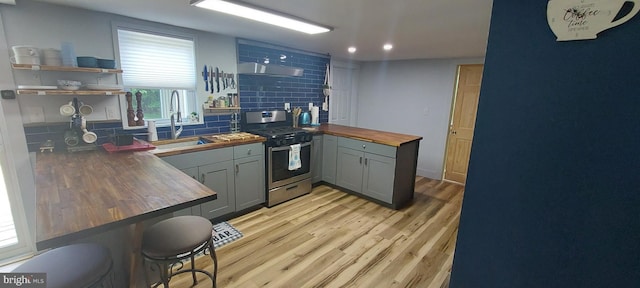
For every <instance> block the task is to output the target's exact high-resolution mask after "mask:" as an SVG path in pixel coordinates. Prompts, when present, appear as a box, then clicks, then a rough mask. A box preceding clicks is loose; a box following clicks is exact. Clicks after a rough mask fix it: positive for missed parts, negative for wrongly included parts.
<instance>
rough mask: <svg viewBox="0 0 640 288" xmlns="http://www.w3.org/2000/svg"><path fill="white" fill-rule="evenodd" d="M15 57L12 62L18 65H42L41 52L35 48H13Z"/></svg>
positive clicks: (23, 46)
mask: <svg viewBox="0 0 640 288" xmlns="http://www.w3.org/2000/svg"><path fill="white" fill-rule="evenodd" d="M11 50H13V57H11V62H13V63H16V64H33V65H40V52H39V51H38V48H36V47H34V46H28V45H21V46H13V47H11Z"/></svg>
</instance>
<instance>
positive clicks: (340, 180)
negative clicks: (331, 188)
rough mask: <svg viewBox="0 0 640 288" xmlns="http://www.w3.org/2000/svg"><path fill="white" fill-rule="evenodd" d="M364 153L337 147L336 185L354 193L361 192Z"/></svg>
mask: <svg viewBox="0 0 640 288" xmlns="http://www.w3.org/2000/svg"><path fill="white" fill-rule="evenodd" d="M363 161H364V152H360V151H356V150H353V149H349V148H345V147H338V161H337V164H338V165H337V169H336V171H337V178H336V185H338V186H340V187H343V188H346V189H349V190H352V191H355V192H361V191H362V189H361V188H362V164H363Z"/></svg>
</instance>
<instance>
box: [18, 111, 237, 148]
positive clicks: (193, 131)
mask: <svg viewBox="0 0 640 288" xmlns="http://www.w3.org/2000/svg"><path fill="white" fill-rule="evenodd" d="M230 120H231V115H205V116H204V124H201V125H188V126H184V128H183V131H182V134H180V136H181V137H188V136H196V135H204V134H217V133H228V132H229V121H230ZM67 129H69V124H66V123H65V124H61V123H55V124H48V125H43V126H35V127H34V126H30V127H24V134H25V136H26V138H27V146H28V147H29V151H38V150H39V148H40V144H41V143H43V142H45V141H47V140H53V141H54V142H55V144H56V148H55V150H57V151H61V150H63V149H66V147H65V145H64V131H65V130H67ZM87 129H88V130H89V131H91V132H94V133H96V134H97V135H98V141H97V142H96V143H98V144H99V145H102V144H103V143H106V142H108V141H109V139H110V137H111V136H112V135H115V134H133V135H134V136H135V137H138V138H140V139H143V140H146V139H147V135H145V133H147V129H146V128H141V129H134V130H124V129H122V123H120V122H108V123H104V122H102V123H91V122H88V123H87ZM157 131H158V139H169V138H170V135H171V134H170V128H169V127H158V128H157ZM136 134H138V135H136Z"/></svg>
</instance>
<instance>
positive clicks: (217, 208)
mask: <svg viewBox="0 0 640 288" xmlns="http://www.w3.org/2000/svg"><path fill="white" fill-rule="evenodd" d="M198 173H199V177H200V178H199V179H200V182H202V183H203V184H204V185H205V186H207V187H209V188H211V190H213V191H215V192H216V193H217V196H218V199H216V200H213V201H209V202H206V203H203V204H201V205H200V210H201V215H202V217H205V218H207V219H213V218H215V217H218V216H222V215H225V214H228V213H232V212H234V211H235V208H236V203H235V201H236V199H235V197H234V181H233V179H234V178H233V161H223V162H218V163H214V164H209V165H203V166H199V167H198Z"/></svg>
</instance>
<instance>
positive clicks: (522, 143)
mask: <svg viewBox="0 0 640 288" xmlns="http://www.w3.org/2000/svg"><path fill="white" fill-rule="evenodd" d="M546 6H547V1H508V0H495V1H494V2H493V15H492V19H491V30H490V35H489V42H488V49H487V55H486V61H485V70H484V77H483V83H482V90H481V94H480V103H479V107H478V115H477V121H476V129H475V134H474V139H473V147H472V152H471V161H470V165H469V172H468V178H467V185H466V191H465V195H464V200H463V201H464V202H463V205H462V216H461V221H460V230H459V234H458V241H457V247H456V252H455V258H454V263H453V270H452V276H451V286H450V287H452V288H458V287H491V288H495V287H640V256H639V255H640V186H639V185H638V182H637V178H636V177H638V176H637V174H638V172H639V171H640V153H638V151H637V150H638V148H639V146H640V145H638V144H639V143H638V142H639V139H640V117H639V115H638V114H639V113H640V85H638V84H637V83H636V81H638V79H640V76H639V75H640V74H639V72H638V67H640V57H639V56H638V51H640V16H639V15H636V17H635V18H633V19H632V20H631V21H629V22H627V23H625V24H623V25H622V26H618V27H616V28H613V29H611V30H606V31H604V32H602V33H600V34H599V37H598V39H596V40H586V41H570V42H556V41H555V40H556V39H555V35H554V34H553V33H552V31H551V30H550V28H549V26H548V25H547V20H546Z"/></svg>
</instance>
